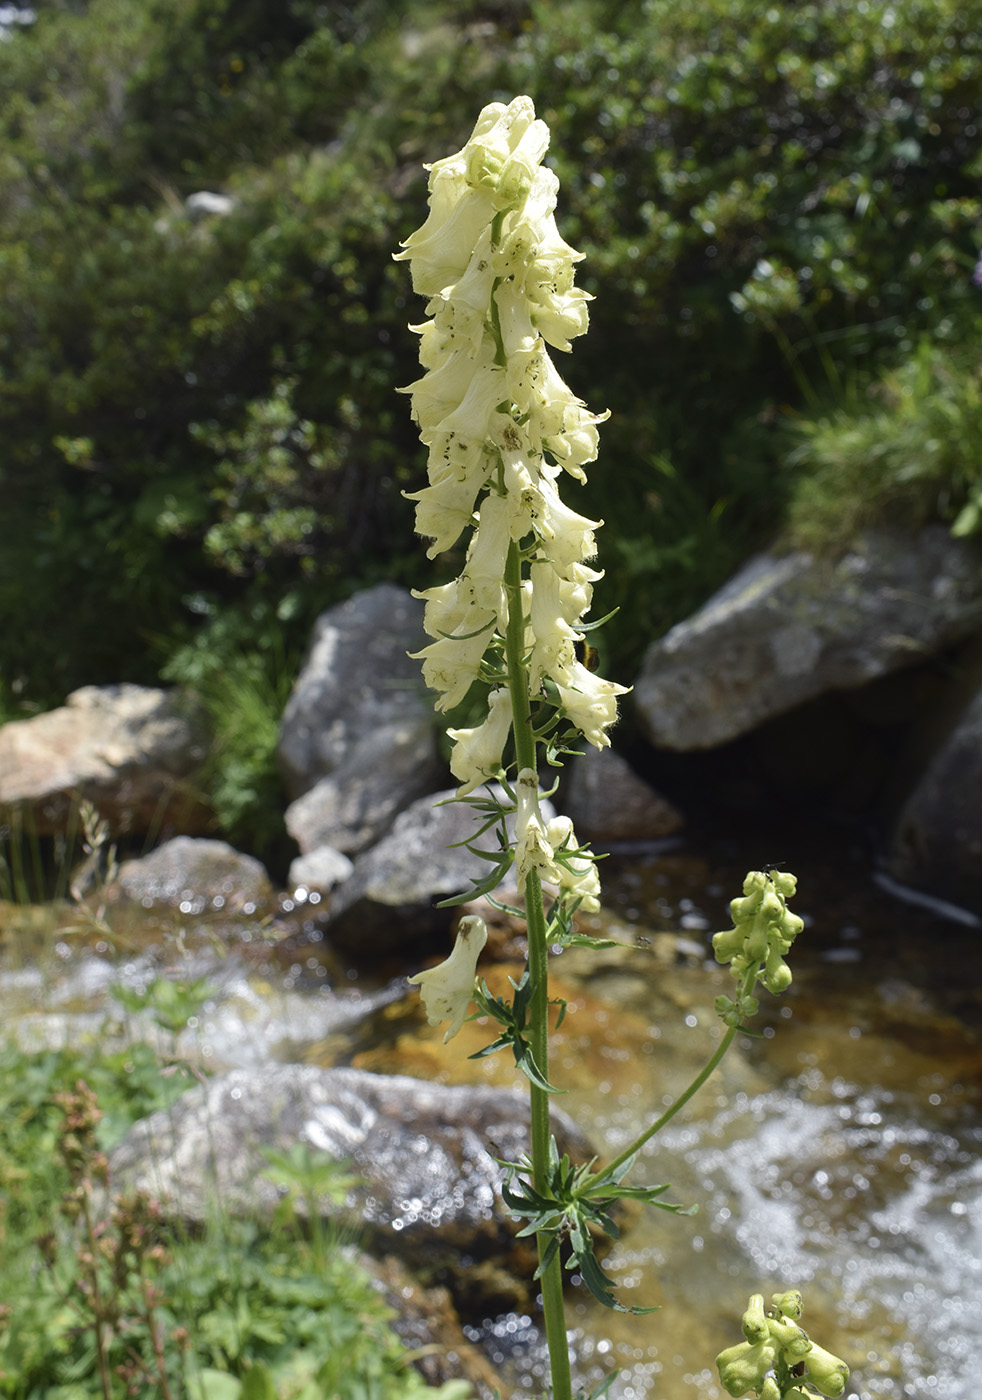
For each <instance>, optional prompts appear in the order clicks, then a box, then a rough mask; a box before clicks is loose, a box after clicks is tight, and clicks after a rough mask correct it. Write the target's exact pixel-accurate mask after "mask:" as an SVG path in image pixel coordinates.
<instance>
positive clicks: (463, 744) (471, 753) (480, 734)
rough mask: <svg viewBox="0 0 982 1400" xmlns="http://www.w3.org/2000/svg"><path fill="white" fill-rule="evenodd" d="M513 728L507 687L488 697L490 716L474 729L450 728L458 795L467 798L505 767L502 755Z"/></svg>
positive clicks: (493, 691) (452, 771)
mask: <svg viewBox="0 0 982 1400" xmlns="http://www.w3.org/2000/svg"><path fill="white" fill-rule="evenodd" d="M510 729H511V698H510V696H509V694H508V690H507V688H506V687H505V686H501V687H500V688H499V689H497V690H492V692H491V694H490V696H489V697H488V716H487V719H486V720H485V721H484V723H483V724H479V725H478V726H477V727H476V728H474V729H448V730H447V733H448V735H449V736H450V738H451V739H452V740H453V745H454V748H453V753H452V754H451V755H450V771H451V773H452V774H453V775H454V777H455V778H456V779H457V781H458V782H459V783H460V784H461V786H460V787H459V788H458V789H457V796H458V797H466V796H467V794H468V793H469V792H473V791H474V789H475V788H476V787H480V785H481V783H485V782H487V781H488V779H489V778H493V777H494V776H495V775H496V774H497V772H498V769H499V768H500V767H501V754H502V750H503V749H504V747H505V743H506V741H507V739H508V731H509V730H510Z"/></svg>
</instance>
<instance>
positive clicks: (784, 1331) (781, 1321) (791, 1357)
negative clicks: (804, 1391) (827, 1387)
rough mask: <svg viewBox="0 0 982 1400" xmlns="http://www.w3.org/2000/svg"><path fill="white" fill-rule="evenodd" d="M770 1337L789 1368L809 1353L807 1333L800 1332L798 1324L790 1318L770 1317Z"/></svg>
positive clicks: (809, 1345)
mask: <svg viewBox="0 0 982 1400" xmlns="http://www.w3.org/2000/svg"><path fill="white" fill-rule="evenodd" d="M770 1329H771V1336H772V1337H773V1339H774V1341H775V1342H776V1343H777V1345H778V1346H779V1347H780V1349H781V1355H782V1356H783V1357H784V1360H785V1361H786V1362H787V1363H788V1365H789V1366H794V1365H796V1364H797V1362H799V1361H800V1360H801V1358H802V1357H803V1356H804V1355H805V1354H806V1353H808V1352H810V1351H811V1346H812V1344H811V1342H810V1341H809V1340H808V1333H807V1332H804V1331H802V1329H801V1328H800V1327H799V1326H798V1324H797V1323H796V1322H795V1321H794V1320H793V1319H792V1318H790V1317H772V1318H771V1319H770Z"/></svg>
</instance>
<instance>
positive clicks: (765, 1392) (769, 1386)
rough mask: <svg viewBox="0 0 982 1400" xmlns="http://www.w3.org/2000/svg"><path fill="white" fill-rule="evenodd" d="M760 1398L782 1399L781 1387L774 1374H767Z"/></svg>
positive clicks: (769, 1399)
mask: <svg viewBox="0 0 982 1400" xmlns="http://www.w3.org/2000/svg"><path fill="white" fill-rule="evenodd" d="M760 1400H781V1387H780V1386H779V1385H778V1383H777V1381H776V1380H775V1378H774V1377H773V1376H765V1377H764V1384H763V1385H762V1386H761V1388H760Z"/></svg>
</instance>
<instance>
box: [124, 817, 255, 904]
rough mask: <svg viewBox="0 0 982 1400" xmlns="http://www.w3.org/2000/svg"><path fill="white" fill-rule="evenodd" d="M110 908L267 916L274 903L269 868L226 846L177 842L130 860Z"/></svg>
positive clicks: (196, 839) (190, 839)
mask: <svg viewBox="0 0 982 1400" xmlns="http://www.w3.org/2000/svg"><path fill="white" fill-rule="evenodd" d="M107 893H108V898H109V902H110V903H111V904H113V903H122V902H124V901H129V902H131V903H134V904H141V905H142V906H143V907H144V908H145V909H151V908H153V907H154V906H155V905H164V906H166V907H169V908H172V909H173V908H178V909H181V910H182V911H183V912H184V913H189V914H191V913H193V914H203V913H205V912H207V911H211V910H225V911H227V912H228V913H230V914H249V915H255V914H262V913H264V912H266V911H267V910H268V909H269V907H270V906H271V904H272V901H273V887H272V884H271V883H270V879H269V876H268V875H267V873H266V869H265V866H264V865H263V864H262V862H261V861H258V860H256V859H255V858H254V857H253V856H246V855H242V854H241V852H239V851H237V850H235V848H234V847H233V846H230V845H229V844H228V842H226V841H213V840H209V839H207V838H205V837H191V836H175V837H174V838H173V839H172V840H170V841H165V842H164V843H163V845H161V846H158V847H157V848H156V850H154V851H151V852H150V854H149V855H147V856H141V857H140V858H139V859H138V860H127V861H124V862H123V864H122V865H121V866H120V867H119V873H118V874H117V876H116V878H115V880H114V881H113V883H112V884H111V886H110V888H109V890H108V892H107Z"/></svg>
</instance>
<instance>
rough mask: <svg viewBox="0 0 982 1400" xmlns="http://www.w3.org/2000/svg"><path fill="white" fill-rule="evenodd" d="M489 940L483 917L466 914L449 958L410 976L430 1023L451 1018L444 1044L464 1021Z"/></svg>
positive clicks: (460, 924) (459, 926) (437, 1022)
mask: <svg viewBox="0 0 982 1400" xmlns="http://www.w3.org/2000/svg"><path fill="white" fill-rule="evenodd" d="M487 941H488V930H487V927H486V925H485V923H484V920H483V919H479V918H477V916H476V915H474V914H465V915H464V916H463V918H462V919H461V920H460V923H459V924H458V925H457V940H456V942H455V943H454V948H453V952H452V953H451V954H450V956H449V958H447V959H445V961H444V962H442V963H440V964H438V966H437V967H431V968H429V969H428V970H427V971H425V972H417V973H416V975H415V976H414V977H410V978H409V979H408V980H409V981H410V982H411V983H412V984H413V986H414V987H418V988H419V992H420V996H421V997H422V1001H423V1006H424V1008H425V1010H426V1019H427V1021H428V1022H429V1024H430V1025H431V1026H438V1025H439V1024H440V1022H441V1021H449V1022H450V1029H449V1030H448V1031H447V1033H446V1035H445V1036H444V1037H443V1043H444V1045H446V1043H447V1041H448V1040H452V1039H453V1038H454V1036H455V1035H456V1034H457V1032H458V1031H459V1030H460V1028H461V1026H462V1025H463V1024H464V1020H465V1019H466V1016H467V1008H468V1006H469V1005H470V1001H471V997H472V996H473V994H474V978H475V977H476V976H477V960H478V958H479V957H480V955H481V949H482V948H483V947H484V945H485V943H487Z"/></svg>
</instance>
